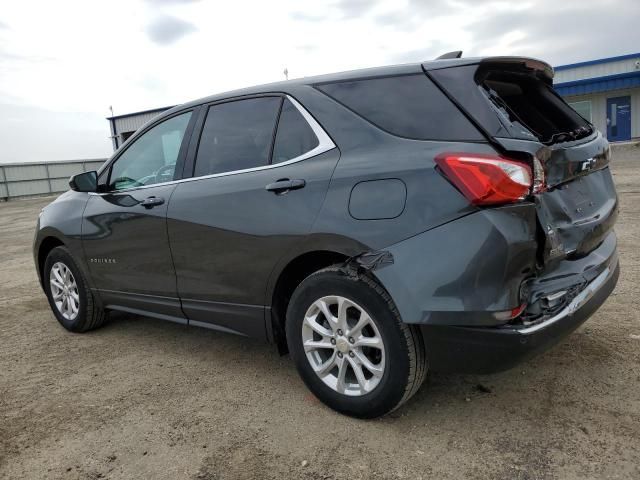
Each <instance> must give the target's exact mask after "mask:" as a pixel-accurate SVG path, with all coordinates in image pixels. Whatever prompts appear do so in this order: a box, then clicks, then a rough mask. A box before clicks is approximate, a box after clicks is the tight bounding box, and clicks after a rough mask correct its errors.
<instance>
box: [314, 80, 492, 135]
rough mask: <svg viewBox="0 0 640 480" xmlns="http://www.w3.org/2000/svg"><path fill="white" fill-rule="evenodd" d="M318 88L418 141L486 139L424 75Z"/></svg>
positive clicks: (383, 126) (371, 119)
mask: <svg viewBox="0 0 640 480" xmlns="http://www.w3.org/2000/svg"><path fill="white" fill-rule="evenodd" d="M316 88H318V89H319V90H321V91H322V92H324V93H326V94H327V95H329V96H330V97H332V98H333V99H335V100H337V101H338V102H340V103H341V104H343V105H344V106H346V107H347V108H349V109H350V110H352V111H354V112H355V113H357V114H358V115H360V116H362V117H364V118H365V119H366V120H368V121H369V122H371V123H373V124H374V125H376V126H377V127H379V128H381V129H383V130H385V131H387V132H389V133H392V134H394V135H397V136H400V137H406V138H413V139H418V140H454V141H464V140H471V141H477V140H482V139H483V138H482V136H481V135H480V133H479V132H478V131H477V129H476V128H475V127H474V126H473V124H471V122H470V121H469V120H467V118H466V117H465V116H464V115H463V114H462V113H461V112H460V110H458V108H457V107H456V106H455V105H454V104H453V103H451V101H450V100H449V99H448V98H447V97H446V96H445V95H444V94H443V93H442V92H441V91H440V89H438V87H436V86H435V85H434V84H433V82H431V80H429V79H428V78H427V77H426V75H424V74H417V75H403V76H393V77H382V78H368V79H363V80H353V81H344V82H335V83H325V84H319V85H316Z"/></svg>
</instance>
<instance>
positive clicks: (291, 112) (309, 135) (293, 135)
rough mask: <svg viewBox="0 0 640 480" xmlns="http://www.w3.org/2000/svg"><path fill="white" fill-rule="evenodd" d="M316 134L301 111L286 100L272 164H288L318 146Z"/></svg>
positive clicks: (281, 114) (279, 122) (279, 123)
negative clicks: (287, 162)
mask: <svg viewBox="0 0 640 480" xmlns="http://www.w3.org/2000/svg"><path fill="white" fill-rule="evenodd" d="M318 144H319V142H318V138H317V137H316V134H315V133H313V130H312V129H311V127H310V126H309V124H308V123H307V121H306V120H305V119H304V117H303V116H302V114H301V113H300V111H299V110H298V109H297V108H296V107H295V105H294V104H293V103H291V101H290V100H288V99H285V101H284V104H283V105H282V113H280V120H279V121H278V133H277V134H276V143H275V145H274V147H273V160H272V163H280V162H286V161H287V160H291V159H292V158H296V157H299V156H300V155H302V154H303V153H307V152H308V151H310V150H313V149H314V148H316V147H317V146H318Z"/></svg>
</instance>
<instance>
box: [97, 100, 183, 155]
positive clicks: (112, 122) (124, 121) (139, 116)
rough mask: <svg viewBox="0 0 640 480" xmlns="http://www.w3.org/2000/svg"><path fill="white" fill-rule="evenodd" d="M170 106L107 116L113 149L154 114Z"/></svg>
mask: <svg viewBox="0 0 640 480" xmlns="http://www.w3.org/2000/svg"><path fill="white" fill-rule="evenodd" d="M170 108H173V107H163V108H154V109H153V110H144V111H142V112H133V113H126V114H124V115H115V116H113V117H107V120H109V127H110V128H111V137H110V138H111V142H112V143H113V151H114V152H115V151H116V150H117V149H118V148H120V145H122V144H123V143H124V142H125V141H126V140H127V138H129V137H130V136H131V135H133V134H134V133H135V132H136V130H138V129H139V128H140V127H141V126H143V125H144V124H145V123H147V122H148V121H149V120H151V119H152V118H153V117H155V116H156V115H159V114H161V113H162V112H164V111H165V110H169V109H170Z"/></svg>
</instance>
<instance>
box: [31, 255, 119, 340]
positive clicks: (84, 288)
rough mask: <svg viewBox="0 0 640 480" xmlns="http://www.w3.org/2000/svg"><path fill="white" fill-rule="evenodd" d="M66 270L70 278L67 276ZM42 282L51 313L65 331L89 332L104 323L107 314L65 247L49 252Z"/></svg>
mask: <svg viewBox="0 0 640 480" xmlns="http://www.w3.org/2000/svg"><path fill="white" fill-rule="evenodd" d="M65 269H67V270H68V272H69V274H70V275H68V276H67V275H66V272H67V270H65ZM52 270H54V273H52ZM52 277H53V278H54V281H52ZM42 279H43V285H44V290H45V293H46V294H47V299H48V300H49V305H50V306H51V310H52V311H53V314H54V315H55V317H56V319H57V320H58V322H60V324H61V325H62V326H63V327H64V328H66V329H67V330H69V331H70V332H87V331H89V330H93V329H95V328H98V327H100V326H102V325H103V324H104V322H105V320H106V318H107V314H106V312H105V311H104V310H103V309H102V308H100V307H99V305H98V303H97V302H96V299H95V297H94V296H93V293H91V289H90V288H89V285H88V284H87V280H86V278H85V277H84V275H83V274H82V272H81V271H80V269H79V268H78V265H77V264H76V262H75V260H74V259H73V257H72V256H71V254H70V253H69V251H68V250H67V249H66V248H65V247H56V248H54V249H53V250H51V252H49V255H47V259H46V260H45V262H44V270H43V272H42ZM63 280H64V281H63ZM61 286H62V287H63V288H61ZM64 287H66V290H65V288H64ZM65 297H66V303H65Z"/></svg>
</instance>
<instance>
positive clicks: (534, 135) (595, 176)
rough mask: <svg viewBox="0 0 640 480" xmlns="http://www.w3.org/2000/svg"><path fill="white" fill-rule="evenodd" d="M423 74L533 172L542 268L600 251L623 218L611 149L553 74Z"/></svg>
mask: <svg viewBox="0 0 640 480" xmlns="http://www.w3.org/2000/svg"><path fill="white" fill-rule="evenodd" d="M461 63H462V62H461ZM423 66H424V69H425V72H426V74H427V75H428V76H429V77H430V78H431V79H432V80H433V81H434V82H435V83H436V84H437V85H438V86H439V87H440V88H441V89H442V90H443V91H444V92H445V94H447V96H449V98H450V99H451V101H453V102H454V103H455V104H456V105H457V106H458V107H459V108H460V109H461V110H462V111H463V112H464V113H465V114H466V115H467V116H468V117H469V119H470V120H472V121H473V122H474V123H475V124H476V126H477V127H478V128H479V129H480V130H481V131H482V132H483V133H484V134H485V135H486V136H487V138H488V139H489V140H490V141H491V142H492V143H493V144H494V146H495V147H496V148H497V149H498V150H499V151H500V153H501V154H502V155H504V156H505V157H508V158H512V159H516V160H520V161H524V162H526V163H528V164H529V165H530V167H531V169H532V171H533V173H534V187H533V192H532V193H533V195H532V198H533V200H534V201H535V204H536V212H537V216H538V222H539V230H540V236H541V239H540V240H541V241H540V245H541V248H540V262H541V263H542V264H543V265H544V266H547V267H548V266H550V265H551V264H553V263H555V262H557V261H560V260H562V259H566V258H569V259H571V258H581V257H584V256H586V255H588V254H589V253H590V252H591V251H593V250H594V249H595V248H597V247H598V246H599V245H600V244H601V243H602V242H603V241H604V239H605V238H606V236H607V235H608V233H609V232H610V230H611V229H612V227H613V224H614V222H615V219H616V216H617V206H618V203H617V196H616V191H615V187H614V184H613V180H612V177H611V172H610V171H609V161H610V149H609V145H608V142H607V141H606V139H605V138H603V137H602V135H601V134H600V132H598V131H597V130H596V129H595V128H594V127H593V126H592V125H591V124H590V123H589V122H588V121H586V120H585V119H584V118H582V117H581V116H580V115H578V113H576V112H575V111H574V110H573V109H572V108H571V107H569V106H568V105H567V104H566V103H565V102H564V100H563V99H562V98H561V97H560V96H558V95H557V94H556V92H555V91H554V90H553V88H552V77H553V69H552V68H551V67H550V66H549V65H547V64H546V63H544V62H540V61H537V60H532V59H526V58H513V57H494V58H488V59H483V60H480V61H478V62H475V63H469V62H465V63H462V64H456V63H455V62H447V61H443V62H442V63H440V62H430V63H427V64H424V65H423Z"/></svg>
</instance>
